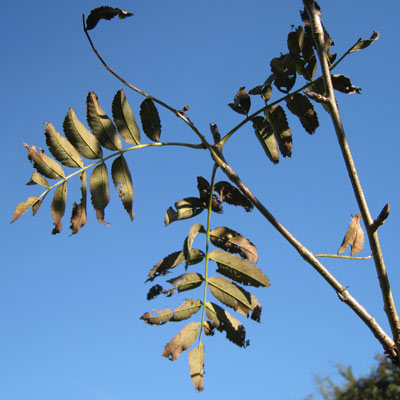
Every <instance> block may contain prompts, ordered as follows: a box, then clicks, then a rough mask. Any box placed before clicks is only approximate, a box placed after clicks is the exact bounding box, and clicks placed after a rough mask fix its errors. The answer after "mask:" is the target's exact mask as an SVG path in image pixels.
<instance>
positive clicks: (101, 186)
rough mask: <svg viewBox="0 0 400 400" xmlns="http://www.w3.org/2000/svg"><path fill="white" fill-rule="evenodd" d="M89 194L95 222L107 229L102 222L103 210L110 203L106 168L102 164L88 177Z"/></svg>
mask: <svg viewBox="0 0 400 400" xmlns="http://www.w3.org/2000/svg"><path fill="white" fill-rule="evenodd" d="M90 193H91V198H92V204H93V207H94V209H95V211H96V217H97V220H98V221H99V222H100V223H101V224H104V225H106V226H107V227H108V225H109V224H108V223H107V222H105V221H104V209H105V208H106V206H107V204H108V202H109V201H110V190H109V187H108V174H107V167H106V165H105V164H104V163H101V164H100V165H98V166H97V167H96V168H95V169H94V170H93V172H92V175H91V176H90Z"/></svg>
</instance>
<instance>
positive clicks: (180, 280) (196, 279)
mask: <svg viewBox="0 0 400 400" xmlns="http://www.w3.org/2000/svg"><path fill="white" fill-rule="evenodd" d="M167 282H168V283H170V284H171V285H173V286H174V287H175V288H176V289H177V290H178V292H179V293H180V292H184V291H186V290H192V289H195V288H197V287H199V286H200V285H201V284H202V283H203V282H204V278H203V276H202V275H201V274H198V273H197V272H188V273H186V274H183V275H180V276H178V277H176V278H173V279H170V280H168V281H167Z"/></svg>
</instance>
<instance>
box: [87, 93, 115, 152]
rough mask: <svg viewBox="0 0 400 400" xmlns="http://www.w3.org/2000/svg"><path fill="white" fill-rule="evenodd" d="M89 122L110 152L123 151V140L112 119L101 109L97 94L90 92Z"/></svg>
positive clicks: (94, 132) (88, 97) (88, 102)
mask: <svg viewBox="0 0 400 400" xmlns="http://www.w3.org/2000/svg"><path fill="white" fill-rule="evenodd" d="M86 118H87V122H88V124H89V126H90V129H91V130H92V132H93V134H94V135H95V136H96V138H97V139H98V141H99V142H100V143H101V145H102V146H103V147H105V148H106V149H109V150H121V148H122V144H121V140H120V138H119V136H118V134H117V130H116V129H115V126H114V124H113V122H112V121H111V119H110V118H108V116H107V115H106V113H105V112H104V110H103V109H102V108H101V107H100V104H99V102H98V97H97V95H96V93H94V92H89V94H88V95H87V98H86Z"/></svg>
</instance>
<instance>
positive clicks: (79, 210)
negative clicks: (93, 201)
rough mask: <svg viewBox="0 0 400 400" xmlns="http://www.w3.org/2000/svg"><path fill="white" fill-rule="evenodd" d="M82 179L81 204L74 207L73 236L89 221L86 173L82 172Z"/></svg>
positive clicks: (72, 217) (75, 204) (72, 216)
mask: <svg viewBox="0 0 400 400" xmlns="http://www.w3.org/2000/svg"><path fill="white" fill-rule="evenodd" d="M80 179H81V182H82V185H81V193H82V198H81V202H80V203H79V204H78V203H74V204H73V206H72V215H71V226H70V229H71V231H72V234H73V235H74V234H75V233H78V232H79V231H80V230H81V228H82V227H83V226H84V225H85V224H86V221H87V214H86V198H87V177H86V171H83V172H82V174H81V175H80Z"/></svg>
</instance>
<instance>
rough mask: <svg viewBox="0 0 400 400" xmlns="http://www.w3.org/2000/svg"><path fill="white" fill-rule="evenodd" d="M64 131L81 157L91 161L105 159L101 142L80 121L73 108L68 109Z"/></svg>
mask: <svg viewBox="0 0 400 400" xmlns="http://www.w3.org/2000/svg"><path fill="white" fill-rule="evenodd" d="M63 129H64V133H65V136H66V137H67V138H68V140H69V141H70V142H71V143H72V144H73V146H74V147H75V148H76V149H77V150H78V151H79V153H80V154H81V155H83V156H84V157H86V158H88V159H91V160H95V159H98V158H101V157H103V150H102V149H101V147H100V143H99V141H98V140H97V138H96V137H95V136H93V135H92V134H91V133H90V132H89V131H88V130H87V129H86V127H85V126H84V125H83V124H82V122H80V121H79V119H78V118H77V116H76V114H75V111H74V110H73V109H72V108H69V109H68V113H67V115H66V117H65V119H64V123H63Z"/></svg>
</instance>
